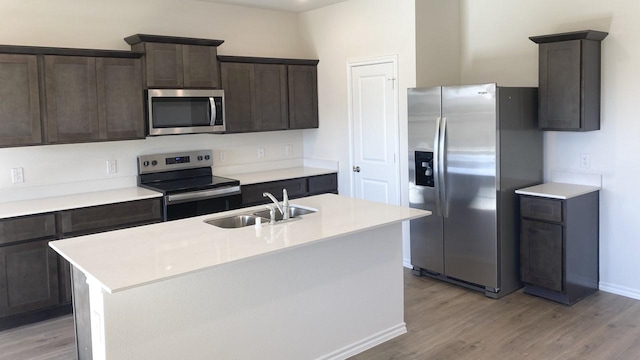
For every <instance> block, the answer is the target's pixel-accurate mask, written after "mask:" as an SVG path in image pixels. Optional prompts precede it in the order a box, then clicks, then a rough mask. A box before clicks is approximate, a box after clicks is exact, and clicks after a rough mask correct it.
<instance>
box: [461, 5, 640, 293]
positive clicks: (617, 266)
mask: <svg viewBox="0 0 640 360" xmlns="http://www.w3.org/2000/svg"><path fill="white" fill-rule="evenodd" d="M461 16H462V17H461V19H462V20H461V23H462V26H461V29H462V52H461V54H462V67H461V71H462V82H464V83H479V82H497V83H498V84H500V85H506V86H537V84H538V57H537V56H538V47H537V45H536V44H534V43H533V42H531V41H530V40H529V39H528V37H529V36H533V35H544V34H552V33H558V32H567V31H576V30H585V29H593V30H600V31H606V32H608V33H609V36H608V37H607V38H606V39H605V40H604V41H603V42H602V103H601V104H602V110H601V130H599V131H593V132H588V133H570V132H569V133H565V132H546V133H545V137H544V140H545V145H544V147H545V158H544V161H545V179H546V180H549V179H550V178H551V174H552V172H554V171H556V170H567V171H571V172H587V173H599V174H602V185H603V188H602V191H601V193H600V281H601V282H600V288H601V289H603V290H606V291H611V292H614V293H618V294H622V295H627V296H631V297H635V298H638V299H640V261H638V259H639V258H640V242H639V241H638V239H639V235H640V221H638V219H637V216H635V215H636V214H637V213H638V209H637V207H638V204H640V192H638V191H637V188H638V185H637V182H638V180H637V179H639V178H640V167H638V166H637V165H638V164H640V162H639V161H638V160H637V154H638V153H640V142H639V141H638V134H640V121H638V120H639V119H638V106H637V105H638V91H637V84H638V83H640V72H638V64H640V46H639V45H640V40H638V34H640V21H638V19H639V17H640V2H637V1H625V0H612V1H600V0H563V1H555V0H524V1H507V0H484V1H477V0H462V2H461ZM581 153H588V154H590V155H591V167H590V168H588V169H584V168H581V167H580V164H579V155H580V154H581Z"/></svg>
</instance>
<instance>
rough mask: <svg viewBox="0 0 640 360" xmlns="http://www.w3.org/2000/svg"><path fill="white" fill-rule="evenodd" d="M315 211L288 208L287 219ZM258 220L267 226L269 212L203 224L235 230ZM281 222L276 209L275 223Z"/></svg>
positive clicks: (237, 216) (229, 217)
mask: <svg viewBox="0 0 640 360" xmlns="http://www.w3.org/2000/svg"><path fill="white" fill-rule="evenodd" d="M317 211H318V210H315V209H308V208H303V207H298V206H290V207H289V219H296V218H298V216H300V215H305V214H311V213H314V212H317ZM258 218H259V219H260V222H261V223H262V224H265V225H267V224H269V210H262V211H256V212H254V213H252V214H240V215H233V216H227V217H223V218H217V219H207V220H204V222H205V223H207V224H209V225H213V226H217V227H219V228H223V229H237V228H242V227H245V226H250V225H255V224H256V220H257V219H258ZM283 220H284V219H283V218H282V214H281V213H280V211H278V209H276V218H275V221H276V222H278V221H283Z"/></svg>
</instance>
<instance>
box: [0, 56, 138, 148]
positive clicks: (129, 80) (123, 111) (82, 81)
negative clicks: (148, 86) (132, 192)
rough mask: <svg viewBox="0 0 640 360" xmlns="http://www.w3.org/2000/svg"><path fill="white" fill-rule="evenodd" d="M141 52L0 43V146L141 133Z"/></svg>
mask: <svg viewBox="0 0 640 360" xmlns="http://www.w3.org/2000/svg"><path fill="white" fill-rule="evenodd" d="M142 55H143V54H142V53H137V52H130V51H126V52H125V51H113V50H93V49H66V48H50V47H37V46H15V45H0V99H2V101H1V102H0V147H7V146H23V145H38V144H56V143H74V142H87V141H105V140H127V139H141V138H144V135H145V134H144V100H143V95H144V93H143V84H142V61H141V60H140V58H141V57H142Z"/></svg>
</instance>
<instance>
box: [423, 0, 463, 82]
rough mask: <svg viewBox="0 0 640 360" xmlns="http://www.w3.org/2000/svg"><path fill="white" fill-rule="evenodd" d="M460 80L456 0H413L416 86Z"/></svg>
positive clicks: (458, 9) (458, 14)
mask: <svg viewBox="0 0 640 360" xmlns="http://www.w3.org/2000/svg"><path fill="white" fill-rule="evenodd" d="M457 84H460V1H459V0H416V86H417V87H428V86H440V85H457Z"/></svg>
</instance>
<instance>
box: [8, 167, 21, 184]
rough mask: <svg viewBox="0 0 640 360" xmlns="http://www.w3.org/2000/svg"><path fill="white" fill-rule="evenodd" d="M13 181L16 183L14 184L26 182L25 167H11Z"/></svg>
mask: <svg viewBox="0 0 640 360" xmlns="http://www.w3.org/2000/svg"><path fill="white" fill-rule="evenodd" d="M11 182H12V183H14V184H17V183H21V182H24V169H23V168H21V167H19V168H13V169H11Z"/></svg>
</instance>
